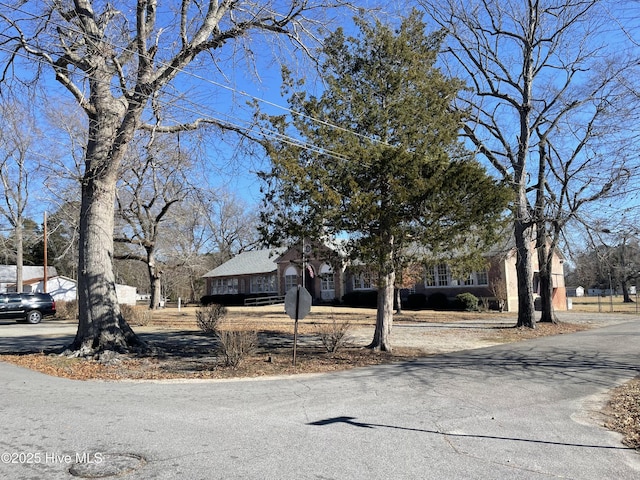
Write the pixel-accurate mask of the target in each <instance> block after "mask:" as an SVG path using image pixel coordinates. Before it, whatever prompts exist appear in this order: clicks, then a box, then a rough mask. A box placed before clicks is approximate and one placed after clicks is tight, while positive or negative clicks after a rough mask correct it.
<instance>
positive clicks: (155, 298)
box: [147, 250, 162, 310]
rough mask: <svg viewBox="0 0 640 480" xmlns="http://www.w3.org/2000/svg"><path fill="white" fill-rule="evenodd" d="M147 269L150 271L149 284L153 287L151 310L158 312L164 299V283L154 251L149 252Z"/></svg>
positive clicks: (150, 302)
mask: <svg viewBox="0 0 640 480" xmlns="http://www.w3.org/2000/svg"><path fill="white" fill-rule="evenodd" d="M147 268H148V271H149V283H150V285H151V299H150V300H149V308H150V309H151V310H157V309H158V307H159V306H160V300H161V298H162V282H161V280H160V279H161V273H160V271H159V270H158V266H157V265H156V261H155V258H154V254H153V252H152V251H150V250H148V251H147Z"/></svg>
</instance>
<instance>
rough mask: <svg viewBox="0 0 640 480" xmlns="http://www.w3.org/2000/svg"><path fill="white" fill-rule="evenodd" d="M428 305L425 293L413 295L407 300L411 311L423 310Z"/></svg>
mask: <svg viewBox="0 0 640 480" xmlns="http://www.w3.org/2000/svg"><path fill="white" fill-rule="evenodd" d="M426 305H427V296H426V295H425V294H424V293H411V294H409V297H408V298H407V308H408V309H409V310H421V309H423V308H424V307H426Z"/></svg>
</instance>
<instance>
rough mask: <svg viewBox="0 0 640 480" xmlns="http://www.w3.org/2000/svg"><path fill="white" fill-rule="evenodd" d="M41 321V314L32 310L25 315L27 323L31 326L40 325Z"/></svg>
mask: <svg viewBox="0 0 640 480" xmlns="http://www.w3.org/2000/svg"><path fill="white" fill-rule="evenodd" d="M40 320H42V314H41V313H40V312H39V311H38V310H32V311H30V312H29V313H27V322H29V323H31V324H36V323H40Z"/></svg>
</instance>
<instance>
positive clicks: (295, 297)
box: [284, 285, 312, 320]
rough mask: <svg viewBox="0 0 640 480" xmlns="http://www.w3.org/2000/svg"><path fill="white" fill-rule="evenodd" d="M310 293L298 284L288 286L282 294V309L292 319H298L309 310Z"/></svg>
mask: <svg viewBox="0 0 640 480" xmlns="http://www.w3.org/2000/svg"><path fill="white" fill-rule="evenodd" d="M311 300H312V298H311V294H310V293H309V292H308V291H307V289H306V288H304V287H301V286H300V285H298V286H297V287H293V288H290V289H289V291H288V292H287V294H286V295H285V296H284V311H285V312H287V314H288V315H289V316H290V317H291V318H293V319H294V320H300V319H301V318H304V317H306V316H307V314H308V313H309V312H310V311H311Z"/></svg>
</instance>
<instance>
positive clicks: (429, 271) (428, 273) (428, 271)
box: [424, 267, 436, 287]
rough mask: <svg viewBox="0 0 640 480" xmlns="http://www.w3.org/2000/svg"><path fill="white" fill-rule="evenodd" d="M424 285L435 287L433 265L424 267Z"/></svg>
mask: <svg viewBox="0 0 640 480" xmlns="http://www.w3.org/2000/svg"><path fill="white" fill-rule="evenodd" d="M424 286H425V287H435V286H436V277H435V275H434V269H433V267H427V268H425V278H424Z"/></svg>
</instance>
